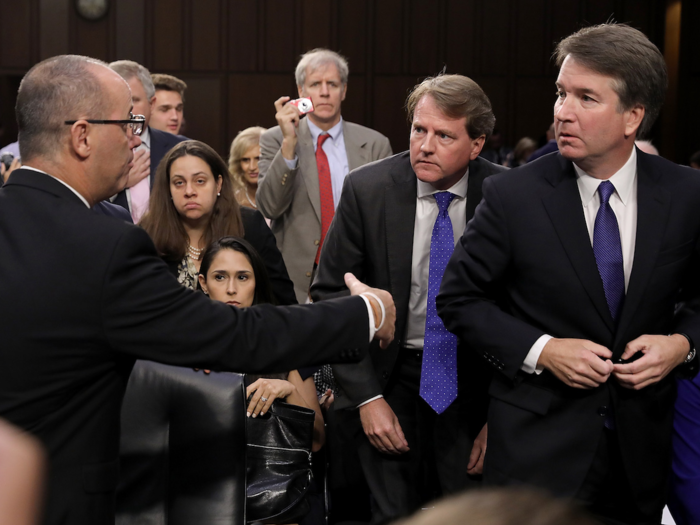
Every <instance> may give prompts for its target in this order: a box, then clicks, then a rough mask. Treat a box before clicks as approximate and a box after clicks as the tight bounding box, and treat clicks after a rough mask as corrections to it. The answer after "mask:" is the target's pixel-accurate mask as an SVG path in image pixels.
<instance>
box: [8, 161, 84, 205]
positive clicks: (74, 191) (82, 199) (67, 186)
mask: <svg viewBox="0 0 700 525" xmlns="http://www.w3.org/2000/svg"><path fill="white" fill-rule="evenodd" d="M22 168H23V169H25V170H32V171H36V172H39V173H43V174H44V175H48V176H49V177H51V178H52V179H53V180H57V181H58V182H60V183H61V184H63V185H64V186H65V187H66V188H68V189H69V190H70V191H72V192H73V193H75V194H76V196H77V197H78V198H79V199H80V200H81V201H82V202H83V204H85V206H87V207H88V208H89V207H90V204H88V201H87V199H86V198H85V197H83V196H82V195H81V194H80V193H78V192H77V191H76V190H75V189H74V188H73V187H72V186H70V185H69V184H68V183H67V182H64V181H62V180H61V179H57V178H56V177H54V176H53V175H49V174H48V173H46V172H45V171H41V170H38V169H36V168H32V167H31V166H27V165H26V164H23V165H22Z"/></svg>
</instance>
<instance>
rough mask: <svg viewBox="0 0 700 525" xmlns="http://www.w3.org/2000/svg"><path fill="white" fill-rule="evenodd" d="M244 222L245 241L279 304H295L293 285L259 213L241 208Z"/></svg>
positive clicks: (273, 237)
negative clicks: (257, 257) (254, 252)
mask: <svg viewBox="0 0 700 525" xmlns="http://www.w3.org/2000/svg"><path fill="white" fill-rule="evenodd" d="M241 212H242V214H243V220H244V222H245V239H246V240H247V241H248V242H249V243H250V244H252V245H253V247H254V248H255V249H256V250H257V251H258V253H259V254H260V257H262V260H263V262H264V263H265V267H266V268H267V273H268V276H269V277H270V284H271V285H272V290H273V292H274V293H275V297H276V298H277V302H278V303H279V304H297V296H296V295H295V293H294V283H292V280H291V279H290V278H289V274H288V273H287V267H286V266H285V265H284V260H283V259H282V254H281V253H280V251H279V250H278V249H277V243H276V241H275V236H274V235H273V234H272V231H271V230H270V228H268V226H267V224H266V223H265V219H264V218H263V216H262V215H261V214H260V212H258V211H255V210H252V209H250V208H241Z"/></svg>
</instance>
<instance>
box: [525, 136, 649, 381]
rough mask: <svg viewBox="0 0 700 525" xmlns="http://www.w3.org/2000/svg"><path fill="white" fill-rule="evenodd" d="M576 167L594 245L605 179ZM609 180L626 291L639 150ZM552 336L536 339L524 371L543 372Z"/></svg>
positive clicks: (631, 255)
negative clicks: (540, 363)
mask: <svg viewBox="0 0 700 525" xmlns="http://www.w3.org/2000/svg"><path fill="white" fill-rule="evenodd" d="M574 169H575V170H576V183H577V184H578V191H579V193H580V194H581V205H582V206H583V215H584V216H585V218H586V227H587V228H588V235H589V237H590V239H591V246H592V245H593V230H594V228H595V218H596V215H597V214H598V209H599V208H600V194H599V193H598V186H599V185H600V183H601V182H602V180H600V179H596V178H594V177H591V176H590V175H588V174H587V173H586V172H584V171H583V170H582V169H581V168H579V167H578V166H577V165H576V164H575V163H574ZM608 180H609V181H610V182H611V183H612V185H613V186H615V192H614V193H613V194H612V195H611V196H610V200H609V203H610V207H611V208H612V210H613V212H615V217H617V225H618V228H619V229H620V242H621V244H622V263H623V270H624V273H625V292H627V286H628V285H629V282H630V274H631V273H632V263H633V262H634V247H635V242H636V238H637V151H636V149H635V148H632V155H630V158H629V159H628V160H627V162H626V163H625V165H624V166H622V168H620V169H619V171H618V172H617V173H615V174H614V175H613V176H612V177H610V178H609V179H608ZM550 339H552V336H550V335H547V334H545V335H543V336H541V337H540V338H539V339H538V340H537V341H535V344H534V345H532V348H530V351H529V352H528V354H527V357H526V358H525V361H523V364H522V366H521V370H522V371H523V372H527V373H528V374H532V373H533V372H535V373H537V374H539V373H540V372H542V369H541V368H537V360H538V359H539V358H540V354H541V353H542V350H543V349H544V346H545V345H546V344H547V342H548V341H549V340H550Z"/></svg>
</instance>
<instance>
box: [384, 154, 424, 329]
mask: <svg viewBox="0 0 700 525" xmlns="http://www.w3.org/2000/svg"><path fill="white" fill-rule="evenodd" d="M391 175H392V180H393V184H391V185H389V186H387V187H386V188H385V190H384V202H385V217H386V232H385V236H386V249H387V258H388V263H389V280H390V283H391V293H392V294H394V300H395V302H396V304H397V305H405V306H407V305H408V300H409V295H410V293H411V261H412V260H413V227H414V223H415V219H416V191H417V185H416V176H415V174H414V173H413V169H412V168H411V164H410V162H409V161H408V156H406V159H405V163H401V165H400V166H397V167H396V168H394V170H393V171H392V173H391ZM405 314H406V312H398V315H399V316H400V317H399V318H400V319H405V318H406V315H405Z"/></svg>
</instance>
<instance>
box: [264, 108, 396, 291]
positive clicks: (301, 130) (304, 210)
mask: <svg viewBox="0 0 700 525" xmlns="http://www.w3.org/2000/svg"><path fill="white" fill-rule="evenodd" d="M297 137H298V140H297V145H296V148H295V150H294V152H295V154H296V156H297V158H298V164H297V167H296V169H293V170H290V169H289V168H288V167H287V164H286V162H285V160H284V157H283V156H282V151H281V147H282V130H280V128H279V126H276V127H274V128H272V129H269V130H268V131H266V132H265V133H263V135H262V137H261V138H260V179H259V182H258V190H257V194H256V204H257V206H258V209H259V210H260V211H261V212H262V213H263V215H265V217H267V218H269V219H272V231H273V233H274V234H275V237H276V238H277V246H278V248H279V249H280V251H281V252H282V256H283V257H284V262H285V264H286V265H287V271H288V272H289V277H290V278H291V279H292V282H294V289H295V291H296V294H297V300H298V301H299V302H300V303H304V302H306V300H307V296H308V290H309V285H310V284H311V273H312V271H313V266H314V261H315V260H316V252H317V251H318V243H319V241H320V239H321V195H320V190H319V184H318V169H317V167H316V153H315V150H314V144H313V138H312V137H311V131H310V130H309V125H308V122H307V120H306V119H301V121H300V122H299V126H298V127H297ZM343 140H344V141H345V152H346V153H347V157H348V170H349V171H352V170H354V169H355V168H358V167H360V166H362V165H364V164H367V163H368V162H372V161H375V160H378V159H383V158H385V157H388V156H389V155H391V145H390V144H389V139H387V138H386V137H385V136H384V135H382V134H381V133H379V132H377V131H374V130H372V129H369V128H366V127H364V126H360V125H358V124H353V123H352V122H347V121H343Z"/></svg>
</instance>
